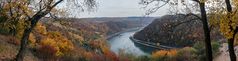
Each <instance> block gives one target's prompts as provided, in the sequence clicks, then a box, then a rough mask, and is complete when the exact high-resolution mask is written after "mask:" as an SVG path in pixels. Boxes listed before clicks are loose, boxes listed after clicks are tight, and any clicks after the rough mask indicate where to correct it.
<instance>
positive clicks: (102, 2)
mask: <svg viewBox="0 0 238 61" xmlns="http://www.w3.org/2000/svg"><path fill="white" fill-rule="evenodd" d="M139 2H140V0H97V3H98V9H97V10H96V11H94V12H80V13H79V16H78V17H80V18H87V17H131V16H143V15H144V14H145V12H146V9H143V8H142V7H143V6H142V5H140V4H139ZM167 9H168V8H167V7H166V6H164V7H162V8H161V9H160V10H158V12H156V13H153V14H151V15H149V16H153V17H158V16H162V15H166V14H167V11H168V10H167Z"/></svg>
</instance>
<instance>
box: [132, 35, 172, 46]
mask: <svg viewBox="0 0 238 61" xmlns="http://www.w3.org/2000/svg"><path fill="white" fill-rule="evenodd" d="M130 39H131V40H132V41H133V42H134V43H137V44H140V45H144V46H147V47H152V48H156V49H174V48H175V47H170V46H165V45H157V44H156V43H151V42H144V41H141V40H138V39H135V38H134V37H133V36H130Z"/></svg>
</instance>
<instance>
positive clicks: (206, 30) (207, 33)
mask: <svg viewBox="0 0 238 61" xmlns="http://www.w3.org/2000/svg"><path fill="white" fill-rule="evenodd" d="M199 5H200V10H201V16H202V23H203V31H204V36H205V40H204V41H205V46H206V56H207V60H208V61H212V60H213V59H212V47H211V39H210V30H209V26H208V22H207V14H206V10H205V3H199Z"/></svg>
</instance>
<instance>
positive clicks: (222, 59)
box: [214, 43, 238, 61]
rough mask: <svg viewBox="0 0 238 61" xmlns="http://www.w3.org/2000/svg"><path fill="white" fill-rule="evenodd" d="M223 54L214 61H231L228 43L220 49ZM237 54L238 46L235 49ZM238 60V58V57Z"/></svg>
mask: <svg viewBox="0 0 238 61" xmlns="http://www.w3.org/2000/svg"><path fill="white" fill-rule="evenodd" d="M220 52H221V54H220V55H218V56H217V57H215V58H214V61H230V58H229V52H228V45H227V43H224V44H222V47H221V48H220ZM235 53H236V55H237V54H238V46H236V47H235ZM237 59H238V56H237Z"/></svg>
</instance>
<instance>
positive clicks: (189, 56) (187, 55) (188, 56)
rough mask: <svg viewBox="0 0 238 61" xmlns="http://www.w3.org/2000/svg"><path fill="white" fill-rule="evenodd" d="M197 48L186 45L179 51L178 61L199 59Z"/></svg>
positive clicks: (195, 60)
mask: <svg viewBox="0 0 238 61" xmlns="http://www.w3.org/2000/svg"><path fill="white" fill-rule="evenodd" d="M196 52H197V50H196V49H194V48H192V47H184V48H182V49H180V50H179V51H178V55H177V60H178V61H197V54H196Z"/></svg>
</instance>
